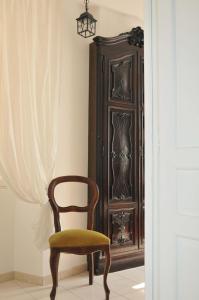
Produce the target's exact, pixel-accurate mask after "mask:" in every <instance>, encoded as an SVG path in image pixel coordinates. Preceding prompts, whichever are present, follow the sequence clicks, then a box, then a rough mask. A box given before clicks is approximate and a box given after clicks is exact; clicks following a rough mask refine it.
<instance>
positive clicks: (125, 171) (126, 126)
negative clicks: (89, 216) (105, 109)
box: [110, 111, 133, 200]
mask: <svg viewBox="0 0 199 300" xmlns="http://www.w3.org/2000/svg"><path fill="white" fill-rule="evenodd" d="M111 115H112V118H111V119H112V128H113V130H112V137H111V140H110V142H111V171H112V183H111V186H112V189H111V191H112V195H111V198H112V199H115V200H125V199H128V198H129V197H131V196H132V185H131V176H132V155H133V153H132V148H133V147H132V140H131V136H132V130H133V126H132V113H126V112H121V111H120V112H118V111H114V112H112V113H111Z"/></svg>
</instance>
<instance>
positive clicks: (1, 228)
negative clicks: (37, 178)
mask: <svg viewBox="0 0 199 300" xmlns="http://www.w3.org/2000/svg"><path fill="white" fill-rule="evenodd" d="M14 203H15V197H14V195H13V194H12V193H11V192H10V191H9V190H8V189H5V188H4V187H1V188H0V273H9V272H12V271H13V268H14Z"/></svg>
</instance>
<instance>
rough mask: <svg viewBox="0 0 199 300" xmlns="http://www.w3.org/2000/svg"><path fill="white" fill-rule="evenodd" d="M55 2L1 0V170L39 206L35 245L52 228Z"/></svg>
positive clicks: (56, 76)
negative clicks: (50, 196) (48, 189)
mask: <svg viewBox="0 0 199 300" xmlns="http://www.w3.org/2000/svg"><path fill="white" fill-rule="evenodd" d="M56 2H57V1H55V0H0V174H1V176H2V177H3V180H4V181H5V182H6V184H7V185H8V186H9V187H10V188H11V189H12V190H13V191H14V192H15V193H16V194H17V195H18V196H19V198H20V199H21V200H23V201H26V202H30V203H35V204H38V205H41V216H40V218H39V221H38V224H37V226H36V227H37V228H36V232H35V237H36V239H35V243H36V245H37V247H39V248H40V249H42V248H43V249H44V248H45V247H46V245H47V240H48V236H49V234H50V232H51V230H52V216H51V210H50V207H49V204H48V198H47V187H48V184H49V182H50V180H51V179H52V178H53V172H54V165H55V156H56V146H57V141H56V128H57V113H58V104H59V98H60V84H61V78H60V73H61V72H60V66H61V63H60V62H61V53H60V52H61V40H60V33H59V32H60V30H59V26H60V24H59V16H58V13H57V10H56V7H55V4H56Z"/></svg>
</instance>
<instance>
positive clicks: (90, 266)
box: [88, 253, 94, 285]
mask: <svg viewBox="0 0 199 300" xmlns="http://www.w3.org/2000/svg"><path fill="white" fill-rule="evenodd" d="M88 272H89V285H92V284H93V274H94V263H93V253H91V254H88Z"/></svg>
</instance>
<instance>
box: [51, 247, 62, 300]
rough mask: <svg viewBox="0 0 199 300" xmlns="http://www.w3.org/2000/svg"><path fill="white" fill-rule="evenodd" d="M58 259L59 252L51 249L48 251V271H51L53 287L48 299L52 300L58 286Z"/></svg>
mask: <svg viewBox="0 0 199 300" xmlns="http://www.w3.org/2000/svg"><path fill="white" fill-rule="evenodd" d="M59 257H60V252H59V251H57V250H55V249H51V250H50V270H51V275H52V281H53V287H52V290H51V293H50V299H51V300H54V299H55V296H56V289H57V286H58V265H59Z"/></svg>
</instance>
